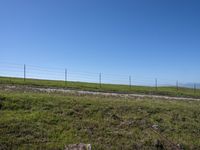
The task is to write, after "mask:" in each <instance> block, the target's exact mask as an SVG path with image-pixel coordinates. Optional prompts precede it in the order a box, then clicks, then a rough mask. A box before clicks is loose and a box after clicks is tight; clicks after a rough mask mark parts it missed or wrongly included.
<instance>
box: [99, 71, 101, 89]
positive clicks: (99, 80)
mask: <svg viewBox="0 0 200 150" xmlns="http://www.w3.org/2000/svg"><path fill="white" fill-rule="evenodd" d="M99 86H100V88H101V73H99Z"/></svg>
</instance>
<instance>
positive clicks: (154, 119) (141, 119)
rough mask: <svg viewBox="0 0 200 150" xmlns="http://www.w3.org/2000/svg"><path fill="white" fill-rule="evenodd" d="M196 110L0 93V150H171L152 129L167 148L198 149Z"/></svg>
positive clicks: (177, 104)
mask: <svg viewBox="0 0 200 150" xmlns="http://www.w3.org/2000/svg"><path fill="white" fill-rule="evenodd" d="M15 82H19V83H22V82H21V80H17V79H16V81H15ZM27 82H31V80H30V81H27ZM36 82H37V81H36ZM42 82H43V83H46V85H47V86H49V85H51V86H52V84H55V85H56V84H58V85H59V84H60V85H62V83H61V82H60V83H59V82H49V81H42ZM38 84H39V81H38ZM199 108H200V102H198V101H175V100H168V101H167V100H154V99H129V98H120V97H111V96H100V95H99V96H97V95H93V96H92V95H76V94H69V93H68V94H64V93H42V92H41V93H39V92H28V91H24V92H21V91H6V90H0V149H54V150H55V149H64V145H66V144H71V143H81V142H82V143H91V144H92V149H94V150H116V149H126V150H129V149H130V150H131V149H157V148H156V146H155V144H154V141H155V140H160V142H161V143H162V145H163V146H164V148H165V149H172V147H171V146H170V145H169V144H168V143H167V142H166V141H165V140H164V139H162V138H161V137H160V136H159V135H157V134H155V133H154V132H153V131H152V130H151V129H150V128H149V127H151V126H152V125H153V124H157V125H159V130H158V131H159V133H160V134H161V135H162V136H165V137H166V138H167V139H168V140H170V141H172V142H173V143H175V144H181V145H182V146H183V147H184V148H185V149H200V140H199V139H200V109H199Z"/></svg>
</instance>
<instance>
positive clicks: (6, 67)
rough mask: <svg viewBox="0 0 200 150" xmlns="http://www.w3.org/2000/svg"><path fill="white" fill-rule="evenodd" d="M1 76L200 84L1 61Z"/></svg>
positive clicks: (183, 85) (103, 81) (105, 81)
mask: <svg viewBox="0 0 200 150" xmlns="http://www.w3.org/2000/svg"><path fill="white" fill-rule="evenodd" d="M0 76H8V77H9V76H10V77H21V78H23V79H24V81H26V79H28V78H34V79H49V80H52V79H53V80H61V81H64V82H65V85H66V86H67V82H69V81H80V82H92V83H98V84H99V86H100V87H101V86H102V84H122V85H128V86H129V87H130V88H131V87H132V86H137V85H138V86H154V87H155V89H156V90H157V89H158V87H160V86H173V87H176V89H177V91H178V90H179V88H180V87H188V88H193V89H194V93H196V90H197V89H198V88H199V87H198V86H199V84H197V83H193V84H190V85H187V86H185V84H183V83H181V82H179V81H178V80H176V81H175V82H174V84H173V83H172V82H169V81H172V80H169V79H165V80H164V79H162V81H161V80H158V78H155V79H152V78H146V77H145V78H143V79H137V78H136V76H135V77H134V76H133V75H129V76H128V75H122V74H119V75H115V74H106V73H101V72H100V73H94V72H86V71H75V70H69V69H67V68H63V69H62V68H50V67H39V66H33V65H26V64H24V65H20V64H12V63H0Z"/></svg>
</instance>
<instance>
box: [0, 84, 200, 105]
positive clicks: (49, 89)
mask: <svg viewBox="0 0 200 150" xmlns="http://www.w3.org/2000/svg"><path fill="white" fill-rule="evenodd" d="M0 89H2V90H23V91H35V92H37V91H39V92H48V93H52V92H62V93H74V94H80V95H81V94H82V95H104V96H117V97H129V98H151V99H166V100H187V101H188V100H189V101H190V100H192V101H200V99H196V98H184V97H171V96H162V95H148V94H121V93H112V92H110V93H106V92H94V91H83V90H72V89H63V88H45V87H32V86H16V85H13V86H10V85H4V86H0Z"/></svg>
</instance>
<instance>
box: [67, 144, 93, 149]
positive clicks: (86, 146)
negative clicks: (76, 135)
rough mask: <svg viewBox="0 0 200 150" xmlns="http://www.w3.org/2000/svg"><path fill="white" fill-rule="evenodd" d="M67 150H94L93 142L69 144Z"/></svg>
mask: <svg viewBox="0 0 200 150" xmlns="http://www.w3.org/2000/svg"><path fill="white" fill-rule="evenodd" d="M65 150H92V146H91V144H83V143H80V144H69V145H67V146H65Z"/></svg>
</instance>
